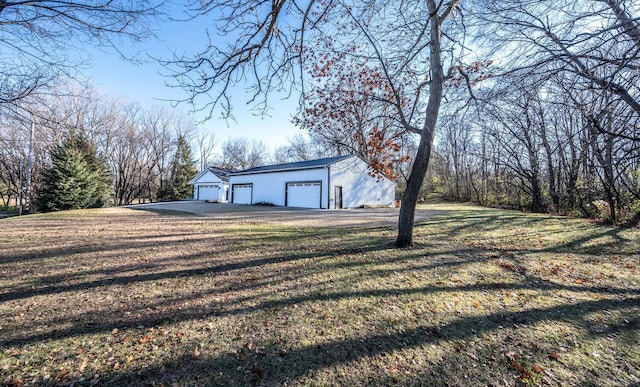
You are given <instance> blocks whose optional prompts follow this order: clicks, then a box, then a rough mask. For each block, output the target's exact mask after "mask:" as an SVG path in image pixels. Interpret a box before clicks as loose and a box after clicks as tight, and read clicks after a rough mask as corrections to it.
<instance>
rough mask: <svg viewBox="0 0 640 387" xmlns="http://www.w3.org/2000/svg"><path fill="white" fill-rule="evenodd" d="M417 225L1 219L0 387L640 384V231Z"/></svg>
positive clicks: (496, 214) (469, 217)
mask: <svg viewBox="0 0 640 387" xmlns="http://www.w3.org/2000/svg"><path fill="white" fill-rule="evenodd" d="M430 208H431V209H433V210H447V211H449V212H448V213H447V214H445V215H441V216H439V217H436V218H434V219H431V220H429V221H427V222H424V223H421V224H419V225H418V227H417V228H416V234H417V236H416V242H417V243H416V247H414V248H412V249H404V250H399V249H395V248H393V247H392V245H391V242H392V241H393V236H394V232H393V230H389V229H384V228H378V229H326V228H324V229H323V228H295V227H285V226H278V225H268V224H247V223H238V222H232V221H222V220H211V219H205V218H197V217H188V216H181V215H180V216H179V215H169V214H153V213H147V212H139V211H138V212H136V211H130V210H124V209H108V210H92V211H76V212H66V213H59V214H50V215H37V216H29V217H24V218H21V219H17V218H13V219H5V220H2V221H0V225H1V226H2V229H3V237H2V239H0V316H3V318H2V319H0V383H4V384H9V385H73V384H75V385H336V384H339V385H365V384H367V385H460V386H466V385H492V386H502V385H567V386H569V385H598V386H607V385H609V386H614V385H615V386H617V385H633V384H637V383H640V345H638V343H639V340H640V334H639V332H640V319H639V315H640V273H639V271H640V254H639V251H640V232H639V231H638V230H619V229H613V228H605V227H602V226H596V225H592V224H589V223H586V222H583V221H579V220H570V219H565V218H554V217H548V216H538V215H525V214H520V213H515V212H507V211H498V210H488V209H481V208H477V207H470V206H461V205H443V204H434V205H430Z"/></svg>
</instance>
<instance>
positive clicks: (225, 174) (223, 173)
mask: <svg viewBox="0 0 640 387" xmlns="http://www.w3.org/2000/svg"><path fill="white" fill-rule="evenodd" d="M207 169H208V170H209V172H211V173H213V174H214V175H216V176H218V177H219V178H220V180H222V181H229V174H230V173H233V172H231V171H230V170H228V169H224V168H220V167H212V166H209V167H208V168H207Z"/></svg>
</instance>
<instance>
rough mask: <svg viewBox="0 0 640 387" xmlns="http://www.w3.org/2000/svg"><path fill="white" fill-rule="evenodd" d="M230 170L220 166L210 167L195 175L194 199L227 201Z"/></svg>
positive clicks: (193, 181) (192, 182)
mask: <svg viewBox="0 0 640 387" xmlns="http://www.w3.org/2000/svg"><path fill="white" fill-rule="evenodd" d="M229 173H230V171H228V170H226V169H222V168H218V167H209V168H207V169H205V170H204V171H202V172H200V173H199V174H197V175H196V177H194V178H193V179H192V180H191V181H190V182H189V184H193V199H194V200H208V201H213V202H224V201H227V195H228V191H229Z"/></svg>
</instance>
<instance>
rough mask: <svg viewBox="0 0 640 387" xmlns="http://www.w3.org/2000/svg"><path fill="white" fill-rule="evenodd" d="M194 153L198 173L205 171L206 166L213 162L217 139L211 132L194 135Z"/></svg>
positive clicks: (202, 131)
mask: <svg viewBox="0 0 640 387" xmlns="http://www.w3.org/2000/svg"><path fill="white" fill-rule="evenodd" d="M195 141H196V151H197V154H198V160H199V165H200V171H204V170H205V169H207V166H208V165H209V164H210V163H211V162H212V161H213V155H214V152H215V148H216V145H218V139H217V138H216V136H215V135H214V134H213V132H212V131H204V130H201V131H200V132H199V133H198V134H197V135H196V139H195Z"/></svg>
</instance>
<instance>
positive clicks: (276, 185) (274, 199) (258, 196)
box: [231, 168, 327, 208]
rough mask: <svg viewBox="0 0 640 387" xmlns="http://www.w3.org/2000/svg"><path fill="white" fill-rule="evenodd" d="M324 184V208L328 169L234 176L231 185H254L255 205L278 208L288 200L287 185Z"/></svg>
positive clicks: (324, 206)
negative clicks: (267, 205) (266, 204)
mask: <svg viewBox="0 0 640 387" xmlns="http://www.w3.org/2000/svg"><path fill="white" fill-rule="evenodd" d="M317 181H321V182H323V183H322V184H321V186H322V192H321V194H320V197H321V198H323V200H322V208H326V205H327V199H326V198H327V190H326V185H327V184H326V181H327V169H326V168H322V169H311V170H301V171H283V172H270V173H257V174H246V175H232V176H231V184H232V185H233V184H249V183H251V184H253V203H252V204H255V203H260V202H266V203H272V204H275V205H276V206H284V205H285V199H286V188H287V183H300V182H317Z"/></svg>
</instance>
